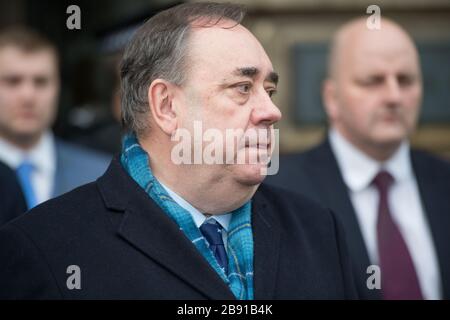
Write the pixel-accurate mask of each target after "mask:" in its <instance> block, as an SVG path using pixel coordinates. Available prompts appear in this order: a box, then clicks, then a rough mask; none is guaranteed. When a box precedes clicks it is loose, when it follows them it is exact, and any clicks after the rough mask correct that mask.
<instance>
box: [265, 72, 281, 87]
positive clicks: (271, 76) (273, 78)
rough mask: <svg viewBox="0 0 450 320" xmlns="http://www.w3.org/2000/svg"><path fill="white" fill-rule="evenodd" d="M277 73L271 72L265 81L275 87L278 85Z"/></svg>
mask: <svg viewBox="0 0 450 320" xmlns="http://www.w3.org/2000/svg"><path fill="white" fill-rule="evenodd" d="M278 78H279V76H278V73H276V72H274V71H272V72H271V73H269V75H268V76H267V77H266V79H265V80H266V81H269V82H272V83H273V84H275V85H277V84H278Z"/></svg>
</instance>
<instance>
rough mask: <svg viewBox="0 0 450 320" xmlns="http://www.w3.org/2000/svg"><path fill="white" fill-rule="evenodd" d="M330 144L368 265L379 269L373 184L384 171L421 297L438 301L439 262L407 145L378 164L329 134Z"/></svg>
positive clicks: (376, 210) (390, 199)
mask: <svg viewBox="0 0 450 320" xmlns="http://www.w3.org/2000/svg"><path fill="white" fill-rule="evenodd" d="M329 139H330V143H331V148H332V150H333V153H334V155H335V156H336V159H337V162H338V165H339V168H340V171H341V173H342V177H343V179H344V182H345V184H346V185H347V187H348V192H349V195H350V199H351V202H352V204H353V207H354V209H355V212H356V216H357V219H358V222H359V226H360V228H361V232H362V234H363V237H364V241H365V244H366V248H367V250H368V253H369V257H370V259H371V261H372V263H373V264H378V249H377V232H376V230H377V229H376V226H377V216H378V202H379V195H378V192H377V190H376V187H375V186H373V185H372V184H371V183H372V181H373V179H374V177H375V176H376V175H377V173H378V172H379V171H380V170H382V169H384V170H386V171H388V172H389V173H390V174H391V175H392V176H393V177H394V183H393V185H392V186H391V188H390V190H389V198H388V202H389V208H390V211H391V214H392V218H393V220H394V221H395V222H396V224H397V226H398V227H399V229H400V231H401V233H402V235H403V238H404V239H405V242H406V245H407V247H408V250H409V252H410V254H411V258H412V261H413V263H414V267H415V269H416V273H417V276H418V280H419V284H420V287H421V290H422V295H423V296H424V298H425V299H440V298H441V297H442V290H441V281H440V271H439V266H438V260H437V256H436V251H435V248H434V245H433V240H432V235H431V231H430V227H429V225H428V221H427V218H426V216H425V211H424V208H423V205H422V202H421V198H420V193H419V189H418V186H417V181H416V178H415V175H414V172H413V168H412V164H411V158H410V152H409V150H410V149H409V143H408V142H406V141H405V142H403V143H402V144H401V146H400V147H399V149H398V150H397V151H396V153H395V154H394V155H393V156H392V157H391V158H390V159H388V160H387V161H385V162H384V163H379V162H377V161H375V160H374V159H372V158H370V157H368V156H367V155H366V154H365V153H363V152H362V151H360V150H359V149H357V148H356V147H355V146H353V145H352V144H351V143H350V142H348V141H347V140H346V139H345V138H344V137H343V136H342V135H341V134H339V133H338V132H337V131H336V130H333V129H331V130H330V133H329ZM449 232H450V231H449Z"/></svg>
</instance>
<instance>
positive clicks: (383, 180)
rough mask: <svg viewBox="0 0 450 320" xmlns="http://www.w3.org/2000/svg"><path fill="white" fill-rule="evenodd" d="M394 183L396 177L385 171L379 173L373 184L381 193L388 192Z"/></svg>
mask: <svg viewBox="0 0 450 320" xmlns="http://www.w3.org/2000/svg"><path fill="white" fill-rule="evenodd" d="M393 182H394V177H392V175H391V174H390V173H389V172H387V171H384V170H381V171H380V172H378V174H377V175H376V176H375V178H373V184H374V185H375V186H376V187H377V189H378V190H379V191H380V192H381V191H387V190H388V188H389V187H390V186H391V184H392V183H393Z"/></svg>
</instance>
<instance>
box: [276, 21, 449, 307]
mask: <svg viewBox="0 0 450 320" xmlns="http://www.w3.org/2000/svg"><path fill="white" fill-rule="evenodd" d="M421 99H422V78H421V70H420V64H419V56H418V53H417V50H416V47H415V45H414V43H413V41H412V40H411V38H410V37H409V35H407V34H406V32H405V31H404V30H403V29H402V28H401V27H400V26H398V25H397V24H396V23H394V22H392V21H390V20H388V19H382V23H381V29H380V30H369V29H368V28H367V27H366V20H365V19H364V18H360V19H356V20H353V21H350V22H348V23H347V24H345V25H344V26H343V27H342V28H340V29H339V31H338V32H337V34H336V35H335V37H334V40H333V43H332V49H331V54H330V61H329V72H328V78H327V79H326V81H325V83H324V87H323V100H324V104H325V106H326V112H327V114H328V119H329V122H330V126H331V128H330V131H329V133H328V137H327V139H326V140H325V141H324V142H323V143H322V144H321V145H319V146H318V147H316V148H313V149H312V150H310V151H307V152H305V153H302V154H297V155H290V156H287V157H285V158H282V159H281V160H280V172H279V174H278V175H277V176H272V177H270V178H269V179H268V182H270V183H273V184H276V185H280V186H283V187H285V188H288V189H291V190H295V191H297V192H300V193H303V194H306V195H309V196H310V197H312V198H314V199H316V200H317V201H319V202H320V203H322V204H323V205H325V206H328V207H330V208H332V209H333V210H334V211H335V212H336V213H337V214H338V216H339V217H340V219H341V221H342V222H343V224H344V227H345V229H346V230H345V231H346V235H347V243H348V244H349V247H350V253H351V255H352V258H353V264H354V269H355V278H356V279H357V280H358V282H359V283H358V287H359V291H360V292H359V293H360V296H361V297H363V298H368V299H376V298H384V299H422V298H425V299H439V298H446V299H449V298H450V232H449V230H450V201H449V200H448V195H449V193H448V192H449V191H448V190H450V165H449V164H448V163H446V162H444V161H441V160H438V159H436V158H434V157H432V156H430V155H428V154H425V153H422V152H417V151H412V150H411V148H410V145H409V142H408V138H409V136H410V135H411V133H412V132H413V131H414V129H415V128H416V123H417V118H418V114H419V110H420V104H421ZM372 264H374V265H378V266H379V267H380V270H381V273H380V275H381V290H379V289H377V288H372V289H369V287H370V285H368V282H367V280H368V278H369V276H371V275H372V274H373V273H372V272H367V268H368V267H369V265H372ZM370 281H371V280H370V279H369V282H370Z"/></svg>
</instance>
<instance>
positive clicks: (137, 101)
mask: <svg viewBox="0 0 450 320" xmlns="http://www.w3.org/2000/svg"><path fill="white" fill-rule="evenodd" d="M243 16H244V11H243V10H242V8H241V7H240V6H237V5H232V4H217V3H205V2H201V3H187V4H183V5H179V6H175V7H173V8H171V9H168V10H166V11H162V12H160V13H158V14H157V15H155V16H154V17H152V18H151V19H149V20H148V21H147V22H146V23H145V24H144V25H143V26H142V27H141V28H140V29H139V30H138V31H137V33H136V34H135V36H134V37H133V39H132V40H131V42H130V43H129V45H128V47H127V49H126V51H125V54H124V57H123V60H122V67H121V80H122V89H123V90H122V93H123V95H122V111H123V112H122V115H123V117H124V119H123V120H124V123H125V125H126V126H127V129H128V130H129V131H130V132H129V134H128V135H127V137H126V139H125V140H124V146H123V150H122V154H121V156H120V157H117V158H115V159H114V160H113V161H112V163H111V165H110V167H109V169H108V170H107V172H106V173H105V174H104V175H103V176H102V177H101V178H99V179H98V180H97V181H96V182H94V183H91V184H88V185H85V186H83V187H80V188H78V189H76V190H74V191H72V192H69V193H67V194H65V195H63V196H61V197H59V198H56V199H53V200H50V201H48V202H47V203H45V204H43V205H41V206H38V207H37V208H35V209H33V210H31V211H30V212H29V213H28V214H26V215H24V216H22V217H21V218H19V219H18V220H16V221H14V222H13V223H10V224H9V225H6V226H4V227H3V228H2V229H0V261H2V263H0V298H1V297H3V298H55V299H58V298H66V299H93V298H104V299H113V298H138V299H144V298H147V299H183V300H185V299H240V300H251V299H351V298H355V297H356V292H355V288H354V283H353V279H352V277H351V268H350V260H349V258H348V255H347V253H346V245H345V243H344V241H343V234H342V232H341V227H340V226H339V224H337V223H336V220H335V218H334V215H333V214H332V213H331V212H330V211H329V210H325V209H323V208H321V207H320V206H318V205H317V204H315V203H313V202H312V201H310V200H308V199H306V198H304V197H301V196H296V197H294V196H293V195H292V194H290V193H289V192H287V191H286V192H285V191H281V190H279V189H278V188H275V187H267V186H264V185H260V184H261V182H262V180H263V179H264V173H265V172H267V171H266V170H267V162H266V161H264V159H267V157H269V158H270V155H271V151H272V146H271V144H272V143H273V140H271V139H269V137H271V136H272V134H273V124H274V123H275V122H277V121H278V120H279V119H280V118H281V113H280V111H279V109H278V108H277V107H276V105H275V104H274V103H273V102H272V99H271V96H272V94H273V93H274V91H275V89H276V86H277V80H278V76H277V74H276V73H275V72H274V70H273V66H272V63H271V61H270V59H269V58H268V56H267V55H266V53H265V51H264V49H263V48H262V46H261V44H260V43H259V42H258V40H257V39H256V38H255V37H254V36H253V35H252V34H251V33H250V32H249V31H248V30H247V29H246V28H244V27H243V26H242V25H241V24H240V23H241V20H242V19H243ZM230 49H232V50H230ZM199 124H200V125H201V126H203V128H204V129H207V130H208V131H205V132H204V133H205V135H206V133H210V134H211V136H210V138H211V137H212V136H214V137H215V139H214V140H213V142H212V143H211V144H209V143H206V144H203V142H206V141H203V140H202V139H203V138H202V137H200V138H198V135H197V134H196V133H195V132H196V130H198V129H196V128H197V127H198V125H199ZM257 129H258V130H260V131H258V133H261V132H262V133H263V135H262V138H261V139H258V140H254V139H250V137H249V136H247V133H248V134H250V133H251V132H253V133H255V131H256V130H257ZM201 131H203V130H201ZM230 131H231V133H232V134H233V138H232V142H231V145H232V147H231V148H228V146H229V145H228V142H227V141H229V140H226V141H224V140H223V139H224V138H225V136H224V135H225V134H226V133H227V132H230ZM181 133H182V134H183V136H184V137H186V140H182V141H179V140H177V139H176V137H177V136H178V134H181ZM234 133H238V134H237V135H234ZM202 134H203V132H201V133H200V135H202ZM192 137H194V138H193V139H192V140H191V138H192ZM264 137H265V139H264ZM235 138H236V139H235ZM198 139H200V140H198ZM236 140H237V143H236V144H235V141H236ZM209 142H211V140H209ZM180 143H182V145H183V146H184V147H186V149H185V150H184V151H186V152H182V153H183V157H187V159H186V161H182V162H178V160H180V159H179V158H178V155H179V153H178V152H177V150H178V147H179V146H180ZM224 143H226V144H227V148H225V144H224ZM211 147H212V148H213V150H214V152H213V153H214V156H215V161H213V162H209V160H208V159H207V158H205V154H206V153H207V152H208V150H209V151H211ZM208 154H210V155H211V153H208ZM257 154H261V155H262V158H263V161H248V159H249V157H248V156H252V157H253V156H254V155H257ZM192 155H193V156H194V158H196V157H197V156H199V161H195V160H194V161H193V162H191V160H192V158H191V157H190V156H192ZM264 155H265V156H266V157H264ZM242 156H244V157H242ZM225 158H226V159H227V161H226V162H224V161H223V160H224V159H225ZM189 159H190V160H189ZM238 159H241V160H243V161H242V162H240V161H239V160H238ZM253 159H254V157H253ZM18 247H19V248H21V250H20V252H18V251H17V250H16V248H18ZM66 270H67V272H68V273H69V274H67V273H66Z"/></svg>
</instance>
